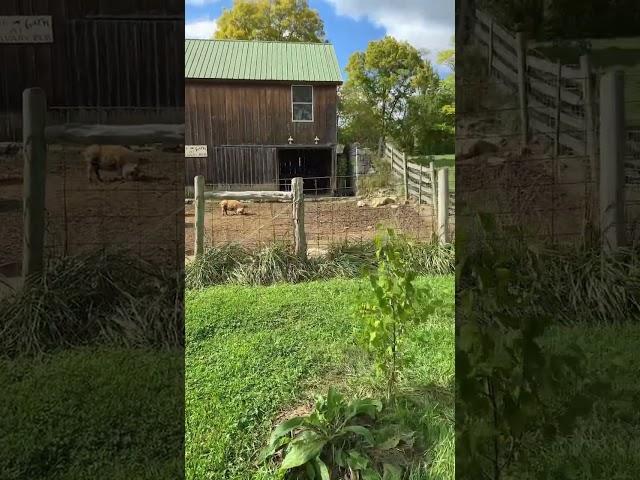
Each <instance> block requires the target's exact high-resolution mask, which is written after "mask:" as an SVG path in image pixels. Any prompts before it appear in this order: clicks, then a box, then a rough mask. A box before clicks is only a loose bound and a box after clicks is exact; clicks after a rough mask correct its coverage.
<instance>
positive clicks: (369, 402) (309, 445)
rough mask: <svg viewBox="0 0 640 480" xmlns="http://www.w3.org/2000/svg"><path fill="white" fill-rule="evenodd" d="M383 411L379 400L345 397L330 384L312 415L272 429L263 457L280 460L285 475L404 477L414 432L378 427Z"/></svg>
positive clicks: (307, 478) (364, 479)
mask: <svg viewBox="0 0 640 480" xmlns="http://www.w3.org/2000/svg"><path fill="white" fill-rule="evenodd" d="M381 411H382V402H380V401H379V400H375V399H369V398H366V399H355V400H351V401H347V400H346V399H345V398H344V397H343V396H342V395H341V394H339V393H338V392H337V391H336V390H335V389H333V388H332V389H330V390H329V393H328V395H327V396H326V397H324V396H319V397H317V398H316V402H315V406H314V409H313V411H312V412H311V413H310V414H308V415H306V416H300V417H294V418H290V419H288V420H286V421H284V422H283V423H281V424H280V425H278V426H277V427H276V428H275V429H274V431H273V432H272V434H271V437H270V439H269V444H268V446H267V447H266V449H265V450H264V452H263V453H262V460H265V461H266V460H269V459H271V460H273V461H280V465H279V471H280V473H281V478H286V479H301V480H400V479H401V478H402V474H403V471H404V467H405V465H406V464H407V460H406V454H407V453H408V452H409V451H410V450H411V448H412V447H413V441H414V439H413V432H406V431H403V430H402V428H401V427H400V426H397V425H380V418H379V415H380V412H381Z"/></svg>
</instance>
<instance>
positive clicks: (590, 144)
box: [580, 55, 599, 225]
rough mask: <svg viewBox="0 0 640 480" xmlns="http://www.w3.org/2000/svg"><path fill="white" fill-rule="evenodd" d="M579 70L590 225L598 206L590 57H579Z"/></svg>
mask: <svg viewBox="0 0 640 480" xmlns="http://www.w3.org/2000/svg"><path fill="white" fill-rule="evenodd" d="M580 70H581V72H582V79H583V80H582V89H583V93H584V95H583V103H584V123H585V133H586V137H587V142H586V154H587V156H588V157H589V170H590V171H589V176H588V177H587V182H589V183H588V190H587V191H588V193H589V196H588V198H589V201H590V205H589V218H588V220H589V221H590V222H591V224H592V225H594V224H595V223H596V217H595V215H596V214H595V212H596V211H597V208H598V207H597V205H598V179H599V172H598V152H597V148H596V140H595V131H596V128H595V115H594V107H595V95H594V84H593V77H592V75H593V69H592V67H591V57H590V56H589V55H582V56H581V57H580Z"/></svg>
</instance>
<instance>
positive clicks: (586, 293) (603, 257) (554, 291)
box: [535, 247, 640, 324]
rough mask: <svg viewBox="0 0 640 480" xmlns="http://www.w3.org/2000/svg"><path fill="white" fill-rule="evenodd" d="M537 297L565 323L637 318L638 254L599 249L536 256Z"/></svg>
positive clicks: (639, 295) (639, 303)
mask: <svg viewBox="0 0 640 480" xmlns="http://www.w3.org/2000/svg"><path fill="white" fill-rule="evenodd" d="M535 266H536V272H535V274H536V276H537V277H538V278H540V279H541V281H540V282H539V289H540V292H539V293H540V296H543V295H544V296H545V297H550V298H552V299H553V302H552V303H553V305H552V307H553V308H554V309H555V310H556V312H557V314H558V316H559V319H560V320H561V321H562V322H563V323H565V324H573V323H576V322H578V323H579V322H582V321H585V320H587V321H596V322H604V323H620V322H625V321H626V320H629V319H632V318H640V252H638V251H635V250H631V249H620V250H618V251H617V252H615V254H607V253H603V252H602V251H601V250H600V249H598V248H567V247H565V248H562V249H556V250H546V251H545V252H544V253H543V254H540V255H537V257H536V264H535Z"/></svg>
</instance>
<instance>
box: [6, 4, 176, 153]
mask: <svg viewBox="0 0 640 480" xmlns="http://www.w3.org/2000/svg"><path fill="white" fill-rule="evenodd" d="M0 15H51V16H52V19H53V37H54V43H52V44H37V45H36V44H19V45H16V44H0V61H1V62H2V65H4V66H5V68H6V70H7V71H10V72H11V74H10V75H1V76H0V141H1V140H18V139H20V136H21V133H20V129H21V121H20V115H19V113H20V109H21V104H22V91H23V90H24V89H25V88H28V87H41V88H43V89H44V90H45V92H46V94H47V101H48V105H49V107H50V110H51V114H50V121H52V122H53V121H58V120H57V119H60V120H62V119H64V120H65V121H72V122H73V121H82V120H84V119H89V120H95V121H96V122H99V121H104V122H106V121H109V122H113V123H135V122H136V121H139V119H140V118H141V116H144V117H145V118H146V119H148V121H155V122H158V121H172V122H174V121H175V122H180V123H181V122H182V119H183V115H184V113H183V112H184V110H183V109H184V79H183V74H182V72H183V65H184V48H183V44H182V41H181V40H182V39H183V38H184V20H183V17H184V3H183V1H178V0H168V1H167V0H129V1H127V2H124V1H104V0H56V1H51V0H3V1H2V2H0ZM178 40H180V41H178ZM160 110H166V111H163V112H162V113H160ZM168 112H171V113H170V114H168ZM158 117H162V118H158ZM166 117H170V118H166Z"/></svg>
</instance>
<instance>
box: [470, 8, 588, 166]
mask: <svg viewBox="0 0 640 480" xmlns="http://www.w3.org/2000/svg"><path fill="white" fill-rule="evenodd" d="M475 19H476V22H475V27H474V30H473V34H474V37H475V39H476V41H477V42H478V43H479V44H480V45H482V46H483V47H485V52H486V57H487V61H488V71H489V73H490V74H492V75H493V74H497V75H498V76H499V77H500V78H502V79H503V80H504V81H505V83H507V84H508V86H509V87H511V89H512V90H513V91H515V92H517V93H518V98H519V105H520V118H521V134H522V139H523V144H526V143H527V142H528V140H529V138H530V137H529V136H530V134H532V133H533V134H536V135H543V136H546V137H548V138H549V139H550V140H551V141H552V142H553V143H554V147H555V148H554V150H555V152H556V153H557V155H559V154H560V150H561V148H564V149H566V150H568V151H569V152H572V153H573V154H574V155H585V156H588V157H589V158H591V157H593V156H594V151H593V148H592V146H593V144H594V126H593V121H592V119H593V111H592V110H593V106H594V105H595V102H596V98H595V89H594V88H593V71H592V69H591V62H590V59H589V56H588V55H584V56H582V57H581V60H580V65H578V66H574V65H564V64H559V63H558V62H552V61H550V60H548V59H546V58H544V55H542V54H541V53H540V52H538V51H536V50H535V49H533V48H530V47H529V46H528V45H527V40H526V38H525V37H524V35H523V34H521V33H512V32H510V31H509V30H508V29H507V28H505V27H503V26H501V25H499V24H497V23H496V22H495V21H494V19H493V18H491V17H490V16H489V15H487V14H485V13H484V12H482V11H480V10H476V12H475ZM591 160H592V161H591V163H594V162H595V159H593V158H592V159H591Z"/></svg>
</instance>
